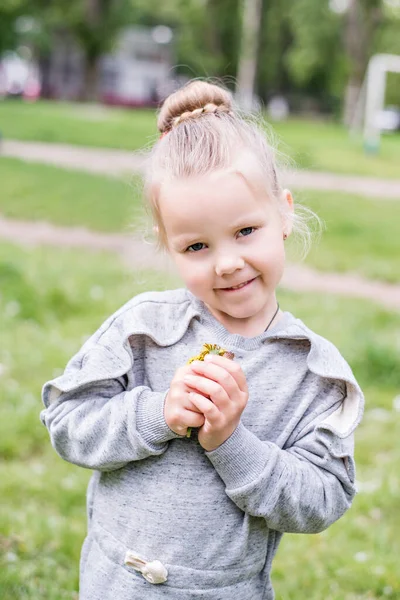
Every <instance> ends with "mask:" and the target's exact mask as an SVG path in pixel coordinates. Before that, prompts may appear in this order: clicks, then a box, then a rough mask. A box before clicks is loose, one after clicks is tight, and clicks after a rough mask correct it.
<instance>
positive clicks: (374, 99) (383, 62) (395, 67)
mask: <svg viewBox="0 0 400 600" xmlns="http://www.w3.org/2000/svg"><path fill="white" fill-rule="evenodd" d="M387 73H400V56H397V55H395V54H375V55H374V56H373V57H372V58H371V59H370V61H369V63H368V68H367V74H366V81H365V87H364V86H363V87H364V90H365V91H364V94H365V109H364V110H365V112H364V147H365V149H366V150H369V151H375V152H376V151H377V150H378V149H379V143H380V136H381V130H380V124H379V120H378V115H379V113H380V111H382V110H383V108H384V102H385V89H386V74H387ZM364 94H363V95H364Z"/></svg>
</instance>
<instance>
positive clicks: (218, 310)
mask: <svg viewBox="0 0 400 600" xmlns="http://www.w3.org/2000/svg"><path fill="white" fill-rule="evenodd" d="M285 198H286V202H287V203H288V208H289V210H291V209H292V197H291V195H290V193H289V192H287V193H286V194H285ZM159 208H160V213H161V218H162V220H163V224H164V227H165V232H166V237H167V243H168V250H169V253H170V255H171V257H172V259H173V260H174V262H175V264H176V265H177V268H178V270H179V273H180V275H181V277H182V278H183V280H184V282H185V285H186V286H187V288H188V289H189V290H190V291H191V292H192V293H193V294H194V295H195V296H197V298H199V299H200V300H202V301H203V302H204V303H205V305H206V306H207V307H208V309H209V311H210V312H211V313H212V314H213V315H214V316H215V317H216V318H217V319H218V320H219V321H220V322H221V323H222V324H223V325H224V326H225V328H226V329H227V330H228V331H230V332H232V333H240V334H241V335H245V336H249V337H251V336H255V335H258V334H259V333H261V332H262V331H264V329H265V327H266V326H267V324H268V321H269V320H270V319H271V317H272V316H273V314H274V312H275V310H276V298H275V288H276V286H277V285H278V283H279V281H280V279H281V277H282V274H283V269H284V259H285V252H284V241H283V235H284V233H287V234H289V233H290V226H289V224H285V222H284V220H283V218H282V214H281V213H280V211H279V209H278V205H277V202H276V201H274V200H269V199H266V198H257V197H256V196H255V194H254V192H252V190H251V189H250V188H249V187H248V185H247V183H246V181H245V179H244V178H243V177H242V176H240V175H238V174H232V173H227V172H223V171H214V172H212V173H210V174H207V175H205V176H201V177H196V178H188V179H186V180H184V179H182V180H180V181H172V182H169V183H165V184H164V185H163V186H162V191H161V195H160V199H159Z"/></svg>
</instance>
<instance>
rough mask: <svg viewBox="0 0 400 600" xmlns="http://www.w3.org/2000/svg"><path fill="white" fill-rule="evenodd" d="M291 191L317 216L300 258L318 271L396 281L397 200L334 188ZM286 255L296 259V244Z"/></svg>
mask: <svg viewBox="0 0 400 600" xmlns="http://www.w3.org/2000/svg"><path fill="white" fill-rule="evenodd" d="M295 197H296V198H298V200H299V201H300V203H303V204H304V205H305V206H308V207H309V208H311V209H312V210H314V211H315V212H316V213H317V214H318V215H319V216H320V217H321V219H322V221H323V226H324V228H323V231H322V236H321V238H320V240H319V241H318V240H317V239H316V240H315V243H314V244H313V245H312V247H311V251H310V253H309V254H308V256H307V258H306V261H305V263H306V264H308V265H310V266H312V267H314V268H316V269H318V270H320V271H336V272H343V273H344V272H349V271H350V272H356V273H357V274H359V275H362V276H364V277H367V278H370V279H377V280H382V281H387V282H391V283H398V282H399V281H400V269H399V263H398V261H399V256H400V236H399V227H400V201H398V200H393V201H385V200H379V199H374V198H363V197H361V196H355V195H353V194H341V193H338V192H316V191H314V190H313V191H311V190H307V191H305V190H303V191H301V192H299V193H297V194H295ZM289 248H290V251H289V257H290V258H291V259H292V260H297V257H298V250H296V244H293V243H292V242H290V244H289Z"/></svg>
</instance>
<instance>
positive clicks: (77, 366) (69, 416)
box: [40, 346, 180, 471]
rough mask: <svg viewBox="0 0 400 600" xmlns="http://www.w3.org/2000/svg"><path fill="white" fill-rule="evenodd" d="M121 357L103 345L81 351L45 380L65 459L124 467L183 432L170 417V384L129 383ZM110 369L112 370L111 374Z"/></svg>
mask: <svg viewBox="0 0 400 600" xmlns="http://www.w3.org/2000/svg"><path fill="white" fill-rule="evenodd" d="M113 359H114V360H115V357H113V356H112V354H110V352H109V351H107V350H106V349H101V348H99V347H98V346H97V347H96V348H94V349H93V350H90V351H89V352H88V353H82V352H81V353H78V355H77V356H75V357H74V358H73V359H71V361H70V363H69V364H68V365H67V368H66V370H65V373H64V374H63V375H62V376H60V377H59V378H57V379H55V380H53V381H50V382H48V383H46V384H45V386H44V388H43V401H44V404H45V406H46V408H45V409H44V410H43V411H42V412H41V415H40V417H41V420H42V422H43V424H44V425H45V426H46V427H47V429H48V431H49V434H50V439H51V443H52V445H53V447H54V448H55V450H56V451H57V453H58V454H59V455H60V456H61V457H62V458H64V459H65V460H67V461H69V462H71V463H74V464H76V465H79V466H81V467H86V468H88V469H96V470H102V471H112V470H115V469H119V468H121V467H122V466H124V465H125V464H127V463H128V462H131V461H135V460H141V459H143V458H146V457H148V456H152V455H153V456H154V455H159V454H162V453H163V452H165V450H166V449H167V447H168V441H169V440H172V439H174V438H179V437H180V436H179V435H177V434H176V433H174V432H173V431H172V430H171V429H170V428H169V427H168V425H167V424H166V422H165V419H164V401H165V397H166V395H167V390H166V391H164V392H153V391H152V390H151V389H150V388H149V387H146V386H143V385H140V386H135V382H134V381H133V382H131V383H130V385H129V389H127V379H128V378H127V376H126V375H124V374H122V375H121V374H120V376H111V374H112V373H116V372H118V369H119V371H120V372H121V370H125V371H126V369H127V367H125V369H121V368H119V367H120V365H119V364H118V365H116V364H114V365H112V364H111V363H112V360H113ZM107 370H108V375H107V376H106V374H107Z"/></svg>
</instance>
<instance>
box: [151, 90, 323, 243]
mask: <svg viewBox="0 0 400 600" xmlns="http://www.w3.org/2000/svg"><path fill="white" fill-rule="evenodd" d="M157 126H158V130H159V131H160V133H161V136H160V139H159V140H158V141H157V142H156V144H155V145H154V146H153V148H152V150H151V152H150V155H149V157H148V161H147V165H146V168H145V176H144V192H145V198H146V200H147V204H148V206H149V208H150V210H151V213H152V217H153V221H154V225H155V230H156V231H157V241H158V245H159V247H160V248H162V249H165V248H167V245H168V244H167V238H166V232H165V229H164V226H163V222H162V218H161V213H160V208H159V196H160V190H161V187H162V184H163V182H165V181H167V180H168V181H171V180H173V179H180V178H189V177H194V176H201V175H206V174H207V173H210V172H211V171H214V170H222V169H226V170H229V171H231V172H235V173H238V174H240V175H241V176H243V177H244V179H245V180H246V183H247V184H248V185H249V186H251V187H252V188H253V189H254V187H255V188H256V189H257V191H258V192H259V193H263V194H266V195H267V196H268V197H270V198H274V199H275V200H276V201H277V202H278V203H279V206H280V208H281V210H282V214H283V216H284V218H286V219H290V220H291V224H292V226H293V230H294V231H297V233H299V234H300V237H301V239H302V242H303V251H304V253H306V252H307V250H308V248H309V246H310V241H311V230H310V228H309V225H308V222H309V221H310V219H313V218H314V217H315V218H316V219H317V221H318V217H316V215H314V213H312V211H310V210H308V209H305V208H304V207H301V208H302V210H300V211H298V210H296V211H295V213H294V214H289V212H288V207H287V203H286V202H283V188H282V185H281V183H280V176H279V172H278V168H277V161H276V152H275V150H274V148H273V146H272V144H271V143H269V142H268V140H267V136H266V131H265V128H264V126H263V125H261V124H260V123H258V122H257V121H256V120H254V119H251V118H246V117H244V116H242V115H241V114H240V112H239V111H238V109H237V108H235V107H234V103H233V100H232V96H231V94H230V92H228V91H227V90H225V89H224V88H223V87H221V86H220V85H215V84H211V83H208V82H206V81H201V80H194V81H191V82H189V83H188V84H186V85H185V86H184V87H182V88H180V89H179V90H177V91H176V92H174V93H173V94H171V95H170V96H168V98H167V99H166V100H165V102H164V104H163V106H162V107H161V109H160V112H159V115H158V120H157ZM296 208H298V207H296Z"/></svg>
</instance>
